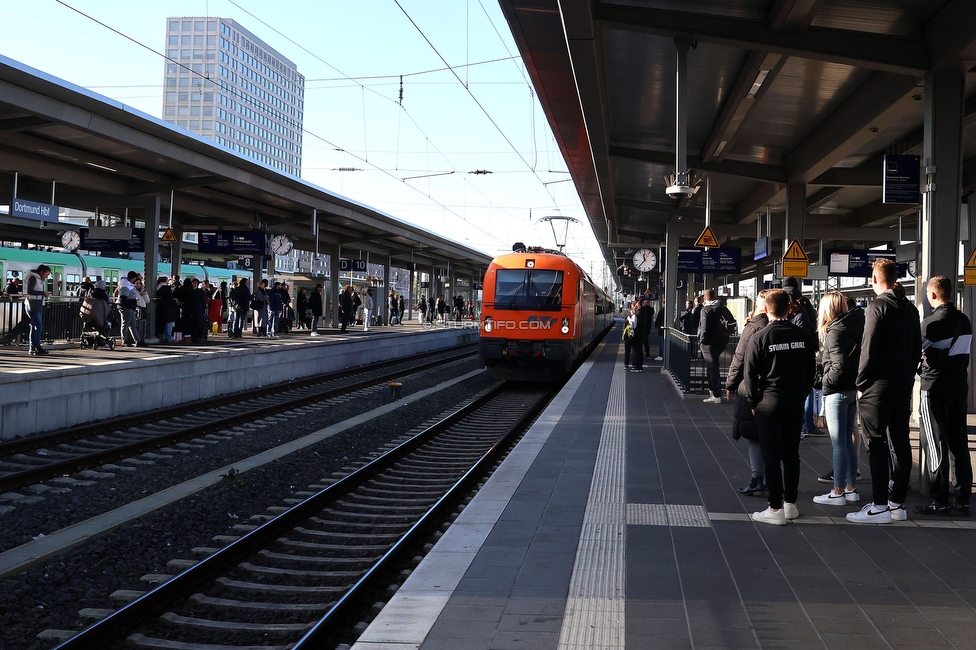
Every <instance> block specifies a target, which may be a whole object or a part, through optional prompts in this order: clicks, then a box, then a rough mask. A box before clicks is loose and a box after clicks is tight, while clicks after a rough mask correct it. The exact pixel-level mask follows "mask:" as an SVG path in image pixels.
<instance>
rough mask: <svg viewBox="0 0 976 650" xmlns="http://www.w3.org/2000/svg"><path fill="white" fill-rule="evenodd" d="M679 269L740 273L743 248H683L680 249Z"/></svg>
mask: <svg viewBox="0 0 976 650" xmlns="http://www.w3.org/2000/svg"><path fill="white" fill-rule="evenodd" d="M678 271H679V272H680V271H685V272H688V273H691V272H695V273H740V272H741V271H742V249H741V248H710V249H708V250H707V251H704V250H698V249H694V248H683V249H681V250H679V251H678Z"/></svg>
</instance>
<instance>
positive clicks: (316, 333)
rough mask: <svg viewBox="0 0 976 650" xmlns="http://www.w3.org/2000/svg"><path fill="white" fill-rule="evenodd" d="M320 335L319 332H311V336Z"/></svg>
mask: <svg viewBox="0 0 976 650" xmlns="http://www.w3.org/2000/svg"><path fill="white" fill-rule="evenodd" d="M318 335H319V333H318V332H312V333H311V334H309V336H318Z"/></svg>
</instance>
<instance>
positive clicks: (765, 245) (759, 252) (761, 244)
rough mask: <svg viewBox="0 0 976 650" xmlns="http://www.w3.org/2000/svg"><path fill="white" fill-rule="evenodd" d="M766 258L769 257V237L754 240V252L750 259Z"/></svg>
mask: <svg viewBox="0 0 976 650" xmlns="http://www.w3.org/2000/svg"><path fill="white" fill-rule="evenodd" d="M766 257H769V237H761V238H759V239H757V240H756V252H755V254H754V255H753V256H752V259H753V260H761V259H763V258H766Z"/></svg>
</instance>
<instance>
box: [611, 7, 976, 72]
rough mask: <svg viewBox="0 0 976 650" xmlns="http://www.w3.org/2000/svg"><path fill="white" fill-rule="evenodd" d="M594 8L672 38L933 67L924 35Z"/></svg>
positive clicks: (623, 24) (895, 68)
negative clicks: (790, 28)
mask: <svg viewBox="0 0 976 650" xmlns="http://www.w3.org/2000/svg"><path fill="white" fill-rule="evenodd" d="M593 13H594V16H595V18H596V19H597V20H599V21H602V22H604V23H605V24H607V26H612V27H614V28H616V29H625V30H632V31H641V32H645V33H649V34H653V35H655V36H664V37H667V38H673V37H674V34H675V32H686V33H689V34H694V35H695V37H696V38H697V39H698V40H700V41H707V42H712V43H718V44H721V45H728V46H731V47H738V48H742V49H747V50H758V51H761V52H775V53H777V54H785V55H787V56H797V57H801V58H805V59H814V60H818V61H829V62H831V63H840V64H843V65H852V66H857V67H861V68H869V69H872V70H883V71H885V72H893V73H897V74H903V75H923V74H925V72H927V71H928V70H929V68H930V67H931V59H930V57H929V46H928V44H927V43H926V41H924V40H922V39H918V38H906V37H903V36H890V35H886V34H873V33H869V32H854V31H851V30H843V29H828V28H824V27H811V28H809V29H807V30H806V31H804V32H803V33H800V34H777V33H775V32H773V31H772V30H771V29H770V26H769V24H768V23H767V22H765V21H763V22H760V21H756V20H746V19H743V18H732V17H729V16H714V15H707V14H701V13H692V12H686V11H671V10H667V9H657V8H652V7H639V6H630V5H619V4H614V3H608V2H596V3H594V6H593ZM970 24H971V23H970Z"/></svg>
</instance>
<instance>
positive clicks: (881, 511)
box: [847, 503, 891, 524]
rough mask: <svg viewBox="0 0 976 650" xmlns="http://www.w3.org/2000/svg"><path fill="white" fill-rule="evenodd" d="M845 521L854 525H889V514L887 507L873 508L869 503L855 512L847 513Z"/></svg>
mask: <svg viewBox="0 0 976 650" xmlns="http://www.w3.org/2000/svg"><path fill="white" fill-rule="evenodd" d="M847 521H850V522H853V523H855V524H890V523H891V512H890V511H889V510H888V506H881V507H878V506H875V505H874V504H873V503H869V504H867V505H866V506H864V507H863V508H861V509H860V510H858V511H857V512H848V513H847Z"/></svg>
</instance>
